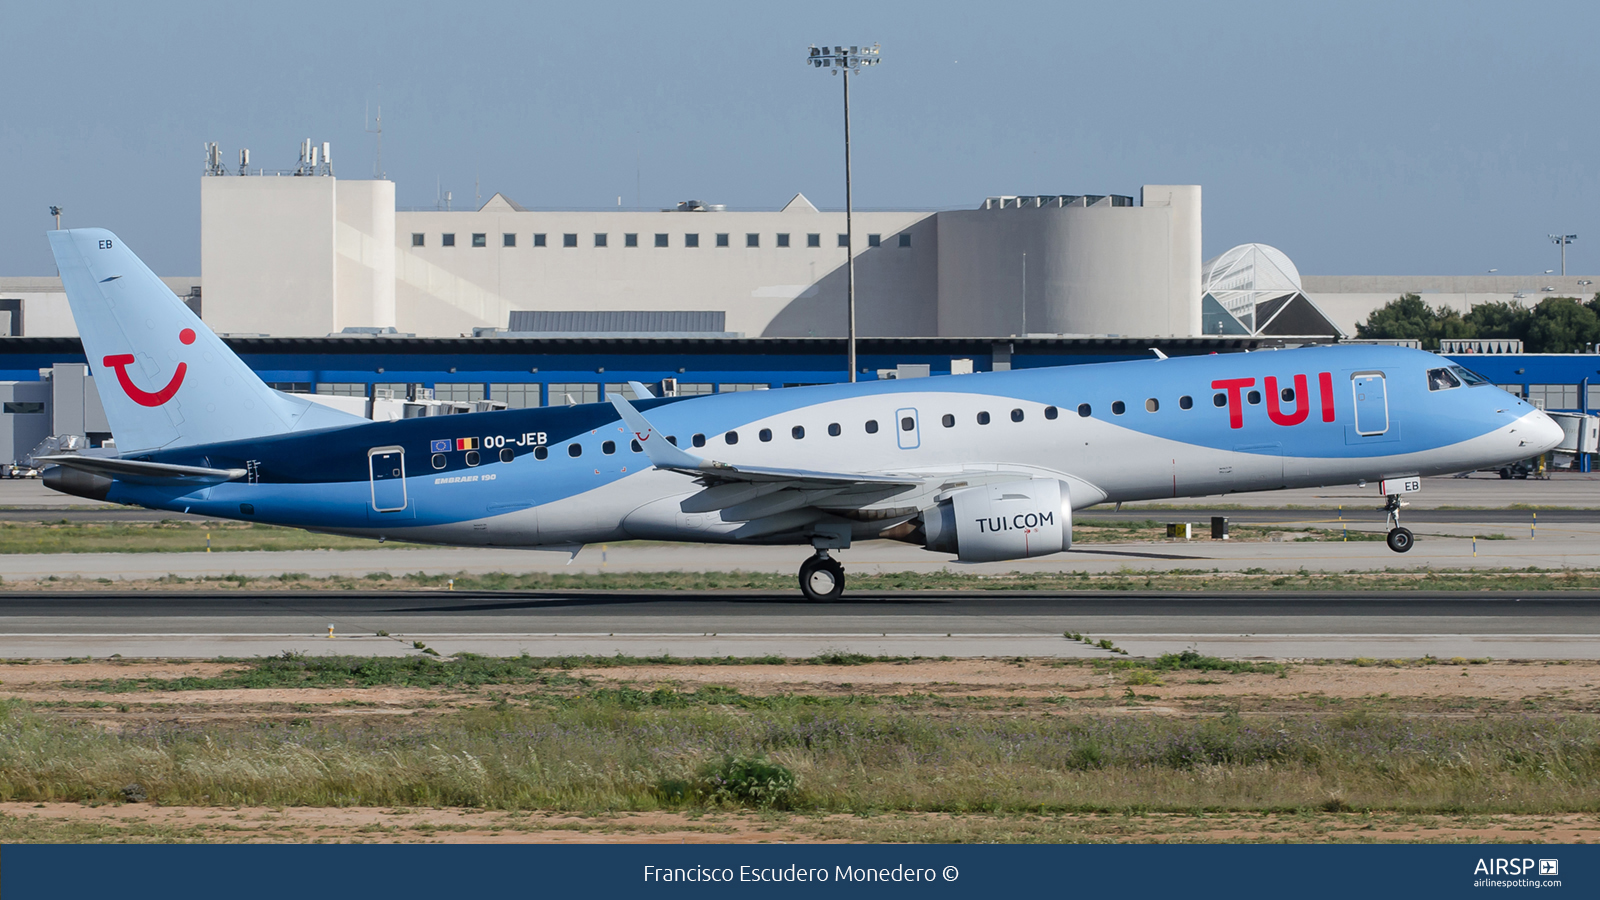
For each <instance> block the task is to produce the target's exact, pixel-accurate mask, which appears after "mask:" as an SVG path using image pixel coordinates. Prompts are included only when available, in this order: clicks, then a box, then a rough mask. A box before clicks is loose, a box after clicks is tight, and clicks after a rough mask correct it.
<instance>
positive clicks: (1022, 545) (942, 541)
mask: <svg viewBox="0 0 1600 900" xmlns="http://www.w3.org/2000/svg"><path fill="white" fill-rule="evenodd" d="M922 532H923V535H924V540H925V544H924V545H925V546H926V547H927V548H928V549H929V550H933V551H936V552H939V553H954V554H956V555H957V556H958V557H960V559H961V561H962V562H993V561H995V560H1002V559H1027V558H1029V557H1033V556H1047V555H1049V554H1051V553H1060V552H1061V551H1063V550H1065V549H1067V548H1068V547H1071V546H1072V498H1071V496H1070V493H1069V489H1068V487H1067V485H1066V484H1065V483H1064V482H1061V481H1057V480H1055V479H1053V478H1032V479H1028V480H1026V481H1007V482H1003V483H1001V484H986V485H982V486H980V487H973V488H967V489H965V490H961V491H957V492H956V493H954V494H951V495H950V496H949V497H948V498H947V499H945V500H942V501H940V502H939V504H938V505H937V506H935V507H934V508H932V509H930V510H927V511H925V512H924V513H923V514H922Z"/></svg>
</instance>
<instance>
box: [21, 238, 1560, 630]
mask: <svg viewBox="0 0 1600 900" xmlns="http://www.w3.org/2000/svg"><path fill="white" fill-rule="evenodd" d="M49 238H50V245H51V249H52V251H53V252H54V254H55V258H56V263H57V265H58V266H59V268H60V271H61V278H62V282H63V285H64V287H65V289H66V293H67V299H68V301H69V303H70V305H71V307H72V314H73V317H74V318H75V319H76V321H77V325H78V330H79V333H80V335H81V337H82V340H83V347H84V351H85V353H86V354H87V356H88V360H89V365H90V367H91V369H92V370H93V374H94V376H95V385H96V386H97V388H98V390H99V392H100V397H101V400H102V403H103V405H104V407H105V412H106V417H107V419H108V420H109V423H110V426H111V429H112V433H113V435H114V437H115V440H116V448H115V450H109V449H94V450H85V451H80V452H76V453H56V454H51V455H48V456H45V457H42V458H39V459H37V460H36V462H38V463H42V464H46V465H47V466H48V468H45V469H44V470H43V473H42V476H43V480H44V483H45V484H46V485H48V486H49V487H51V488H53V489H55V490H57V491H61V492H64V493H68V494H73V495H76V496H81V497H89V498H93V499H96V500H108V501H112V502H116V503H122V504H129V505H137V506H143V507H147V508H150V509H159V510H169V511H174V512H185V513H193V514H198V515H203V516H212V517H217V518H222V519H235V520H240V521H246V522H263V523H269V524H273V525H283V526H293V527H297V528H304V529H309V530H314V531H318V532H329V533H335V534H344V535H355V536H360V537H367V538H374V539H376V540H379V541H386V540H397V541H410V542H416V543H424V544H442V545H454V546H478V547H487V546H492V547H515V548H541V549H556V550H564V551H566V552H569V553H571V554H573V555H574V556H575V555H576V553H577V552H578V550H579V549H580V548H581V547H582V546H583V545H585V544H589V543H597V542H601V541H621V540H628V539H639V540H657V541H693V542H710V543H728V544H740V543H757V544H792V545H796V546H809V547H810V548H811V551H812V553H811V555H810V556H808V557H806V558H805V560H804V562H803V563H802V564H801V566H800V569H799V582H800V590H801V592H802V593H803V594H804V595H805V596H806V597H807V598H808V599H810V600H814V601H831V600H836V599H838V598H839V597H840V595H841V594H842V593H843V591H844V586H845V576H844V568H843V566H842V564H841V563H840V562H839V561H838V560H837V559H836V558H834V557H833V555H832V553H833V552H834V551H839V550H844V549H847V548H849V547H850V546H851V544H852V542H854V541H862V540H871V539H878V538H889V539H894V540H900V541H906V542H910V543H912V544H919V545H921V546H923V547H925V548H926V549H927V550H930V551H933V552H936V553H943V554H950V555H953V556H954V557H956V559H957V560H959V561H961V562H988V561H997V560H1020V559H1029V558H1034V557H1039V556H1045V555H1049V554H1053V553H1059V552H1062V551H1064V550H1067V549H1068V548H1069V547H1070V546H1071V544H1072V517H1073V514H1074V512H1076V511H1077V510H1081V509H1083V508H1085V507H1089V506H1094V505H1096V504H1100V503H1116V502H1122V501H1131V500H1148V499H1156V498H1181V497H1192V496H1204V495H1215V494H1222V493H1229V492H1240V491H1260V490H1271V489H1279V488H1297V487H1317V486H1325V485H1330V484H1350V483H1361V484H1363V485H1364V484H1365V483H1366V482H1377V483H1378V485H1379V493H1381V494H1382V495H1383V496H1384V497H1385V501H1386V506H1385V507H1384V509H1385V510H1386V511H1387V512H1388V523H1389V525H1390V526H1391V527H1390V530H1389V533H1388V545H1389V547H1390V548H1392V549H1393V550H1395V551H1398V552H1401V553H1404V552H1406V551H1408V550H1410V549H1411V547H1412V544H1413V536H1412V534H1411V532H1410V531H1409V530H1407V529H1406V528H1403V527H1401V525H1400V521H1399V516H1400V508H1401V506H1402V505H1403V500H1402V498H1403V496H1404V495H1405V494H1409V493H1412V492H1415V491H1416V490H1419V489H1420V486H1421V483H1420V481H1419V479H1420V477H1421V476H1425V475H1440V474H1448V473H1454V472H1461V471H1464V470H1470V469H1478V468H1485V467H1492V466H1499V465H1502V464H1505V463H1509V462H1512V461H1515V460H1521V459H1527V458H1529V457H1533V456H1537V455H1539V454H1541V453H1544V452H1546V451H1548V450H1550V449H1552V448H1554V447H1555V446H1556V445H1557V444H1558V443H1560V441H1561V439H1562V432H1561V428H1560V426H1558V425H1557V424H1556V423H1555V422H1554V421H1552V420H1551V419H1550V417H1549V416H1547V415H1545V414H1544V412H1542V411H1540V410H1538V409H1536V408H1534V407H1533V406H1531V405H1529V404H1528V403H1527V402H1526V401H1524V400H1522V399H1520V398H1518V397H1515V396H1513V395H1511V394H1509V393H1507V392H1505V391H1502V390H1500V389H1499V388H1498V387H1495V386H1494V385H1492V384H1489V383H1487V382H1486V381H1485V380H1484V379H1483V378H1481V377H1479V376H1478V375H1476V374H1474V373H1473V372H1471V371H1469V370H1467V369H1465V368H1463V367H1461V366H1458V365H1455V364H1453V363H1451V362H1450V361H1449V360H1447V359H1444V358H1442V357H1439V356H1437V355H1434V354H1432V353H1425V352H1422V351H1419V350H1411V349H1406V348H1400V347H1391V346H1372V345H1342V346H1315V347H1305V348H1299V349H1287V350H1276V351H1258V352H1253V353H1229V354H1220V355H1219V354H1213V355H1209V356H1190V357H1174V358H1167V357H1165V356H1164V355H1162V354H1160V353H1159V352H1157V353H1156V356H1155V357H1152V358H1150V359H1144V360H1133V361H1124V362H1113V363H1101V364H1085V365H1072V366H1060V367H1050V368H1032V369H1020V370H1012V371H1003V372H985V373H977V374H961V375H948V376H936V377H931V378H918V379H914V380H884V381H873V382H863V383H855V384H833V385H818V386H810V387H797V388H786V389H782V390H773V391H750V392H741V393H729V394H714V395H708V396H700V397H676V398H673V397H662V398H654V397H651V396H650V394H649V392H648V391H647V390H646V389H645V387H644V386H643V385H641V384H637V383H634V384H633V391H634V394H635V396H636V397H637V398H638V399H637V400H635V401H633V402H630V401H629V400H627V399H625V398H623V397H619V396H612V397H611V398H610V402H608V403H589V404H581V405H575V406H566V407H545V408H533V409H508V410H498V411H492V412H482V413H467V414H459V415H452V416H440V417H430V418H418V419H402V420H399V421H391V422H374V421H370V420H367V419H364V418H361V417H358V416H354V415H350V414H348V413H343V412H339V411H336V410H334V409H331V408H328V407H326V406H321V405H318V404H317V403H315V402H313V401H310V400H307V399H305V398H304V397H303V396H295V395H292V394H287V393H283V392H280V391H277V390H274V389H272V388H270V387H268V386H267V385H266V384H265V383H263V382H262V381H261V379H260V378H258V377H257V376H256V375H255V373H254V372H252V371H251V370H250V369H249V367H247V366H246V365H245V364H244V363H243V361H241V360H240V359H239V358H238V357H237V356H236V355H234V353H233V352H232V351H231V350H230V349H229V348H228V347H227V346H226V345H225V344H224V343H223V342H222V340H221V339H220V338H218V337H217V335H216V334H215V333H213V332H212V331H211V330H210V329H209V328H207V327H206V326H205V325H204V324H203V323H202V322H201V321H200V319H199V318H198V317H197V316H195V315H194V314H193V313H192V312H191V311H190V310H189V309H188V308H187V307H186V306H184V305H183V303H182V302H180V301H179V300H178V298H177V297H176V296H174V295H173V293H172V292H171V291H170V290H168V289H167V287H166V286H165V285H164V284H162V282H161V281H160V280H159V279H158V278H156V276H155V275H154V274H152V273H151V272H150V270H149V269H148V268H147V267H146V266H145V265H144V263H143V262H141V261H140V260H139V258H138V257H137V256H136V255H135V254H134V253H133V252H131V251H130V250H129V249H128V247H127V245H126V244H124V243H123V242H122V240H121V239H120V238H118V237H117V236H116V235H114V234H112V233H111V232H110V231H106V230H103V229H97V228H81V229H71V230H60V231H53V232H50V234H49Z"/></svg>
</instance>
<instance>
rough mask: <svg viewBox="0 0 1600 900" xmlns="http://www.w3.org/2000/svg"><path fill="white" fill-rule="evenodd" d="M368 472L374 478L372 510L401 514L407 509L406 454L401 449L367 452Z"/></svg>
mask: <svg viewBox="0 0 1600 900" xmlns="http://www.w3.org/2000/svg"><path fill="white" fill-rule="evenodd" d="M367 471H368V472H369V473H370V474H371V476H372V508H373V509H374V510H375V511H377V512H399V511H400V510H402V509H405V508H406V453H405V451H404V450H402V449H400V448H399V447H374V448H372V449H371V450H368V451H367Z"/></svg>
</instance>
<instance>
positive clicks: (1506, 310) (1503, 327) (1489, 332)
mask: <svg viewBox="0 0 1600 900" xmlns="http://www.w3.org/2000/svg"><path fill="white" fill-rule="evenodd" d="M1531 319H1532V315H1531V314H1530V312H1529V310H1528V308H1527V307H1525V306H1522V305H1521V304H1517V303H1509V302H1507V301H1504V300H1497V301H1495V302H1493V303H1480V304H1478V305H1477V306H1474V307H1473V308H1472V310H1471V311H1470V312H1468V313H1467V315H1466V318H1465V319H1464V321H1465V322H1466V323H1467V325H1469V326H1471V328H1472V330H1473V332H1474V333H1473V336H1474V337H1480V338H1511V339H1514V340H1519V341H1521V340H1526V339H1527V337H1528V323H1529V321H1530V320H1531Z"/></svg>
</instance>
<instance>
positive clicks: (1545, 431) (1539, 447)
mask: <svg viewBox="0 0 1600 900" xmlns="http://www.w3.org/2000/svg"><path fill="white" fill-rule="evenodd" d="M1522 430H1523V431H1524V432H1526V433H1527V436H1526V437H1524V438H1523V440H1525V441H1527V442H1528V445H1527V446H1528V451H1529V452H1528V455H1529V456H1538V455H1539V454H1541V453H1545V452H1547V451H1550V450H1554V449H1555V448H1556V447H1557V446H1559V445H1560V444H1561V442H1562V441H1563V440H1565V439H1566V433H1565V432H1563V431H1562V430H1561V426H1560V425H1558V424H1556V420H1555V419H1552V418H1550V417H1549V416H1547V415H1545V413H1544V411H1543V410H1535V411H1534V412H1531V413H1529V414H1528V416H1527V417H1526V418H1525V419H1524V420H1523V428H1522Z"/></svg>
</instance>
